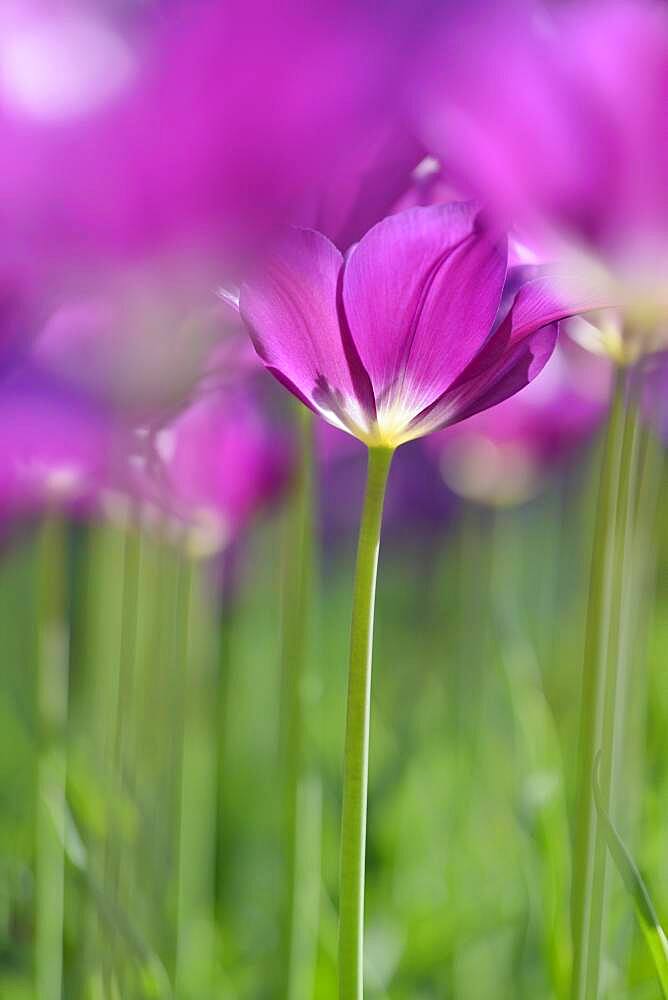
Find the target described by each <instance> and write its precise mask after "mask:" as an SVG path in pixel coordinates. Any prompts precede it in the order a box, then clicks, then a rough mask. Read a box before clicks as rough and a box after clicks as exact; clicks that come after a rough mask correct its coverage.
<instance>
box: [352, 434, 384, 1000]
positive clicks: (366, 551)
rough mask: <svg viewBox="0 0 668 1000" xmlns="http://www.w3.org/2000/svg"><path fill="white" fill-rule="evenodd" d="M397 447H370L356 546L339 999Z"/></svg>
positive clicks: (356, 951) (357, 875)
mask: <svg viewBox="0 0 668 1000" xmlns="http://www.w3.org/2000/svg"><path fill="white" fill-rule="evenodd" d="M392 455H393V452H392V450H390V449H387V448H370V449H369V465H368V470H367V483H366V494H365V498H364V510H363V513H362V523H361V525H360V533H359V543H358V548H357V567H356V570H355V588H354V594H353V614H352V625H351V636H350V668H349V673H348V712H347V719H346V737H345V748H344V768H343V812H342V818H341V876H340V893H339V998H340V1000H361V997H362V979H363V962H362V956H363V932H364V853H365V844H366V805H367V783H368V766H369V717H370V707H371V662H372V652H373V612H374V602H375V593H376V572H377V567H378V549H379V546H380V528H381V522H382V516H383V501H384V498H385V487H386V484H387V476H388V473H389V471H390V464H391V462H392Z"/></svg>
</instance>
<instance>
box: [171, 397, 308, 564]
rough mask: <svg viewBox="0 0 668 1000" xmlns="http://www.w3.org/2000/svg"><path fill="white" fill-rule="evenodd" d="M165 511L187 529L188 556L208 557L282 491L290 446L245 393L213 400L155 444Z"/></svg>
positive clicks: (190, 410) (189, 412) (181, 418)
mask: <svg viewBox="0 0 668 1000" xmlns="http://www.w3.org/2000/svg"><path fill="white" fill-rule="evenodd" d="M156 447H157V451H158V454H159V456H160V459H161V466H160V467H159V468H158V469H157V470H156V472H157V478H158V479H159V482H160V488H161V490H160V491H161V493H162V495H163V496H164V497H165V503H166V504H167V506H168V508H169V509H170V510H171V511H172V512H173V513H174V514H175V515H176V516H177V517H179V518H180V519H181V520H182V521H183V522H184V523H185V525H186V527H187V529H188V536H187V537H188V545H189V548H190V550H191V553H192V554H193V555H198V556H205V555H211V554H213V553H215V552H217V551H219V550H220V549H222V548H223V547H225V546H226V545H228V544H229V543H230V541H232V540H233V539H234V538H235V537H237V536H238V534H239V532H240V531H241V530H242V528H243V527H244V525H246V524H247V523H248V521H249V519H250V518H251V517H252V516H253V515H254V514H255V513H256V512H257V511H258V510H259V509H260V507H262V506H263V505H264V504H266V503H268V502H269V501H270V500H271V499H272V498H274V497H276V496H277V495H278V494H279V493H280V490H281V489H282V488H283V487H284V486H285V485H286V483H287V480H288V475H289V471H290V457H289V451H288V448H287V442H286V440H285V438H284V436H282V435H281V434H280V433H279V432H277V431H276V430H275V429H274V428H273V427H272V425H271V424H270V423H269V421H268V420H266V418H265V416H264V414H263V413H262V411H261V409H260V407H259V406H258V405H257V401H256V400H255V398H254V396H253V395H252V394H251V392H250V391H249V390H248V389H244V388H243V387H241V386H238V387H237V388H236V389H230V390H228V391H219V392H217V393H210V394H208V395H204V396H202V397H201V398H199V399H197V400H195V402H193V403H191V404H190V406H188V407H187V408H186V409H185V410H183V412H182V413H180V414H179V415H178V416H177V417H176V419H175V420H174V421H172V423H170V424H169V425H167V426H166V427H164V428H163V429H162V430H160V431H159V432H158V434H157V436H156Z"/></svg>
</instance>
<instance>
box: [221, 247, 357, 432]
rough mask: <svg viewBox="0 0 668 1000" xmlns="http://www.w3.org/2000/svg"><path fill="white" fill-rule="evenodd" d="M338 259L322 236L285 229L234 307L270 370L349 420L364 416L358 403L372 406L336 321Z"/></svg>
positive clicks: (324, 409)
mask: <svg viewBox="0 0 668 1000" xmlns="http://www.w3.org/2000/svg"><path fill="white" fill-rule="evenodd" d="M342 265H343V257H342V255H341V253H340V252H339V251H338V250H337V249H336V247H335V246H334V244H333V243H330V241H329V240H328V239H327V238H326V237H325V236H322V235H321V234H320V233H316V232H314V231H313V230H309V229H290V230H289V231H288V233H287V234H286V236H285V239H284V240H283V242H282V244H281V245H280V246H278V247H277V248H276V250H275V252H274V253H273V254H272V256H271V257H270V258H269V259H268V260H267V261H265V264H264V267H263V269H262V274H261V276H260V277H258V278H257V279H256V280H254V281H250V282H248V283H245V284H244V285H242V288H241V294H240V298H239V308H240V312H241V316H242V318H243V320H244V322H245V323H246V325H247V326H248V328H249V330H250V332H251V336H252V338H253V343H254V344H255V349H256V350H257V352H258V354H259V355H260V357H261V358H262V360H263V361H264V363H265V365H266V366H267V368H268V369H269V371H270V372H271V373H272V374H273V375H274V377H275V378H277V379H278V381H279V382H281V383H282V384H283V385H285V386H286V387H287V388H288V389H290V391H291V392H293V393H294V395H296V396H297V397H298V398H299V399H301V400H302V402H304V403H306V405H307V406H310V407H311V409H313V410H318V411H319V412H321V413H322V414H323V415H324V416H326V417H327V419H329V420H332V421H333V422H334V423H337V424H339V425H343V426H348V425H349V424H350V423H351V422H352V423H357V422H359V421H360V420H365V413H364V412H362V410H363V409H367V410H368V412H369V413H370V414H371V415H373V414H374V413H375V410H374V407H373V396H372V393H371V389H370V385H369V380H368V377H367V375H366V372H365V371H364V369H363V368H362V366H361V365H360V363H359V359H358V358H357V357H356V355H355V353H354V350H352V346H351V345H350V344H348V342H347V337H346V329H345V326H344V329H343V330H342V329H341V326H340V324H339V309H338V297H339V276H340V273H341V268H342ZM360 401H361V404H360Z"/></svg>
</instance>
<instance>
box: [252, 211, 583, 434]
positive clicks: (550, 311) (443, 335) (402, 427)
mask: <svg viewBox="0 0 668 1000" xmlns="http://www.w3.org/2000/svg"><path fill="white" fill-rule="evenodd" d="M532 275H533V276H532V277H529V278H528V280H524V281H523V282H520V283H519V285H517V283H516V281H515V278H516V277H517V275H516V274H515V272H514V269H510V271H508V268H507V245H506V239H505V237H502V236H499V235H498V234H496V233H495V232H493V231H491V230H490V229H489V228H487V226H486V225H485V222H484V220H483V218H482V217H481V214H480V212H479V210H478V209H477V208H476V206H475V205H473V204H472V203H462V202H459V203H453V204H449V205H439V206H435V207H432V208H416V209H410V210H408V211H406V212H401V213H399V214H397V215H394V216H391V217H390V218H387V219H385V220H384V221H383V222H381V223H379V224H378V225H377V226H374V227H373V228H372V229H371V230H369V232H368V233H367V234H366V235H365V236H364V237H363V238H362V240H361V241H360V242H359V243H358V244H357V245H356V246H355V247H354V248H353V249H352V251H351V252H350V253H349V254H348V256H347V257H346V258H345V260H344V258H343V256H342V255H341V253H340V252H339V251H338V250H337V249H336V247H335V246H334V245H333V244H332V243H330V241H329V240H328V239H327V238H326V237H324V236H322V235H321V234H320V233H317V232H314V231H312V230H304V229H292V230H290V231H289V232H288V233H287V234H286V236H285V239H284V242H283V244H282V246H280V247H278V248H277V249H276V251H275V252H274V253H273V254H272V256H271V257H270V259H269V260H267V262H266V264H265V267H264V270H263V271H262V273H261V274H259V275H258V276H257V277H256V278H255V279H253V280H250V281H248V282H247V283H246V284H244V285H243V286H242V289H241V295H240V311H241V315H242V318H243V319H244V321H245V322H246V325H247V326H248V328H249V330H250V333H251V336H252V339H253V342H254V344H255V348H256V350H257V352H258V354H259V355H260V357H261V358H262V360H263V361H264V364H265V365H266V367H267V368H268V369H269V371H270V372H271V373H272V374H273V375H274V376H275V377H276V378H277V379H278V380H279V381H280V382H281V383H283V385H285V386H286V387H287V388H288V389H290V390H291V391H292V392H293V393H294V395H295V396H297V397H298V398H299V399H301V401H302V402H303V403H305V404H306V405H307V406H308V407H310V408H311V409H312V410H314V411H315V412H316V413H319V414H320V415H321V416H323V417H324V418H325V419H326V420H328V421H329V422H330V423H331V424H333V425H334V426H336V427H339V428H340V429H342V430H345V431H347V432H348V433H350V434H352V435H354V436H355V437H358V438H359V439H360V440H362V441H363V442H364V443H365V444H367V445H369V446H371V447H373V446H381V447H388V448H393V447H396V446H397V445H399V444H402V443H403V442H405V441H410V440H411V439H413V438H417V437H421V436H422V435H424V434H428V433H429V432H431V431H434V430H438V429H439V428H441V427H445V426H447V425H449V424H453V423H456V422H457V421H459V420H463V419H465V418H466V417H469V416H471V415H472V414H474V413H477V412H478V411H480V410H484V409H486V408H487V407H489V406H493V405H494V404H496V403H499V402H501V400H503V399H506V398H507V397H508V396H511V395H513V394H514V393H515V392H517V391H518V390H519V389H521V388H522V387H523V386H524V385H526V384H527V383H528V382H530V381H531V380H532V379H533V378H534V377H535V376H536V375H537V374H538V373H539V372H540V370H541V369H542V367H543V365H544V364H545V362H546V361H547V359H548V358H549V356H550V354H551V353H552V350H553V348H554V343H555V338H556V333H557V325H558V321H559V320H560V319H563V318H564V317H566V316H568V315H572V314H573V313H575V312H577V311H579V310H580V309H583V308H589V307H591V304H587V303H585V302H580V303H575V302H573V301H571V302H569V303H568V304H565V303H564V301H563V300H561V299H559V298H558V297H556V296H555V293H554V290H553V283H552V281H551V279H550V278H548V277H546V276H544V275H542V274H541V273H540V271H537V270H535V269H534V271H533V272H532ZM509 289H512V294H507V293H508V290H509ZM504 293H506V294H504Z"/></svg>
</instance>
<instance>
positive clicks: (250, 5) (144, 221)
mask: <svg viewBox="0 0 668 1000" xmlns="http://www.w3.org/2000/svg"><path fill="white" fill-rule="evenodd" d="M130 10H131V8H130V7H128V8H127V9H124V13H123V16H120V15H119V14H118V10H116V11H115V12H114V15H113V16H112V12H111V10H110V9H109V8H108V7H106V6H105V7H97V6H95V7H94V6H92V5H90V4H87V3H84V2H75V0H69V2H67V0H62V2H60V3H55V4H46V3H40V2H39V0H21V2H12V0H8V2H7V3H5V4H4V5H3V8H2V11H0V136H1V137H2V141H3V149H4V157H3V169H2V172H0V217H1V219H2V226H3V244H4V249H3V254H4V255H6V257H7V258H8V260H9V261H11V260H12V259H13V258H15V257H16V255H17V254H18V255H19V256H22V258H23V261H24V263H26V262H28V263H30V262H34V261H35V259H36V258H38V257H39V258H40V259H42V258H44V257H46V258H47V259H48V260H49V262H50V263H52V264H53V265H55V266H58V267H61V266H62V263H63V261H65V262H66V261H67V260H70V261H71V260H72V259H73V258H74V259H76V260H78V261H79V262H83V263H85V264H86V265H90V263H91V262H92V261H93V260H94V259H95V258H96V257H99V256H100V255H101V256H103V257H104V258H105V259H109V257H111V258H114V257H115V258H120V259H123V260H125V259H127V257H128V256H130V257H132V258H134V259H136V258H137V257H140V256H144V255H147V254H148V255H152V254H154V253H155V252H158V251H159V252H167V253H176V254H181V253H191V252H199V251H201V250H205V251H208V250H211V249H215V250H216V252H218V251H220V249H221V248H223V249H229V248H230V247H231V248H233V249H235V250H236V249H239V247H243V246H245V245H247V244H248V241H249V240H250V241H251V242H252V240H253V239H254V238H256V237H257V236H258V235H266V234H267V232H268V230H269V228H270V227H271V226H273V225H274V224H275V223H276V222H278V221H279V220H286V219H290V218H292V217H293V212H294V211H295V209H296V206H297V205H298V204H299V203H300V202H301V200H302V199H303V196H304V191H305V190H308V189H309V187H310V186H312V185H314V184H318V185H320V184H321V178H322V176H323V175H325V174H326V172H327V170H328V169H329V167H330V164H331V163H332V162H333V161H336V160H337V157H338V156H339V154H340V150H341V149H344V148H346V147H349V148H351V149H353V148H355V147H356V145H358V144H359V143H363V142H365V141H366V136H367V135H368V134H370V132H372V131H374V130H375V129H376V128H377V127H378V123H379V122H381V123H382V122H383V121H384V120H385V119H386V118H388V114H389V113H388V112H387V111H386V109H392V108H393V103H394V99H395V97H396V96H397V95H398V93H399V92H400V89H401V87H402V81H403V80H404V79H405V76H406V73H407V71H408V67H409V66H410V65H412V62H413V60H414V58H415V57H416V53H417V51H418V48H419V47H418V46H417V45H416V46H408V45H406V44H405V43H406V37H407V34H410V37H411V38H413V39H416V38H417V35H416V34H415V32H417V31H418V30H419V27H420V24H421V18H420V16H419V15H418V14H417V13H416V12H414V11H413V10H412V9H411V6H410V5H407V4H402V3H398V4H393V5H392V6H391V8H388V9H387V10H384V12H383V16H382V17H379V16H378V11H377V10H376V9H375V5H374V4H373V3H371V2H363V3H355V2H352V0H315V2H313V3H309V4H303V3H299V2H295V0H288V2H283V3H280V4H276V3H274V2H273V0H208V2H187V0H175V2H172V3H168V4H160V5H155V7H151V8H148V7H142V8H139V7H135V8H134V10H133V11H132V13H130ZM392 113H393V112H392Z"/></svg>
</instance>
